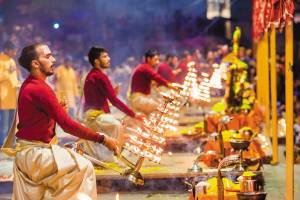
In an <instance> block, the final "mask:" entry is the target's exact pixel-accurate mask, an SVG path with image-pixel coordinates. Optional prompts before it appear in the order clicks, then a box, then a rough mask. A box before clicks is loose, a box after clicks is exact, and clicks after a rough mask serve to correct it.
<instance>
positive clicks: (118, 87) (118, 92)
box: [114, 85, 121, 95]
mask: <svg viewBox="0 0 300 200" xmlns="http://www.w3.org/2000/svg"><path fill="white" fill-rule="evenodd" d="M120 89H121V87H120V85H117V86H116V87H115V88H114V90H115V93H116V95H119V94H120Z"/></svg>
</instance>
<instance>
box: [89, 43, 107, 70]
mask: <svg viewBox="0 0 300 200" xmlns="http://www.w3.org/2000/svg"><path fill="white" fill-rule="evenodd" d="M104 52H106V53H108V51H107V50H106V49H105V48H102V47H96V46H93V47H92V48H90V50H89V54H88V57H89V62H90V63H91V65H92V66H94V64H95V59H97V58H99V56H100V55H101V54H102V53H104Z"/></svg>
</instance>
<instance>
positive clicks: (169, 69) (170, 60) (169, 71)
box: [157, 54, 178, 83]
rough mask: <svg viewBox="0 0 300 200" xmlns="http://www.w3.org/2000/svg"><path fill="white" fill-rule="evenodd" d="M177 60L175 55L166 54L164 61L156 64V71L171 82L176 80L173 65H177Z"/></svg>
mask: <svg viewBox="0 0 300 200" xmlns="http://www.w3.org/2000/svg"><path fill="white" fill-rule="evenodd" d="M177 62H178V58H177V56H176V55H174V54H168V55H167V56H166V60H165V62H163V63H161V64H160V65H159V66H158V69H157V73H158V74H160V75H161V76H162V77H163V78H164V79H166V80H167V81H169V82H171V83H173V82H176V77H175V75H176V71H175V67H176V66H177Z"/></svg>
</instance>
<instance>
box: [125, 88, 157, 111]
mask: <svg viewBox="0 0 300 200" xmlns="http://www.w3.org/2000/svg"><path fill="white" fill-rule="evenodd" d="M128 100H129V103H130V106H131V107H132V108H133V110H135V111H136V112H141V113H144V114H145V115H149V114H150V113H152V112H154V111H155V110H156V109H157V107H158V106H159V104H160V102H159V100H158V98H157V97H155V96H152V95H145V94H142V93H139V92H136V93H132V94H131V95H130V97H129V99H128Z"/></svg>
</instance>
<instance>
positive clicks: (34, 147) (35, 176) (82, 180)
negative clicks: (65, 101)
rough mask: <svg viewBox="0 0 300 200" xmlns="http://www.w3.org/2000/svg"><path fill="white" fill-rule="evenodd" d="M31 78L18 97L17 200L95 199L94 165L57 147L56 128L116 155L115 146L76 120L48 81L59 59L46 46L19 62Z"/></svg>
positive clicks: (25, 54) (37, 46) (35, 48)
mask: <svg viewBox="0 0 300 200" xmlns="http://www.w3.org/2000/svg"><path fill="white" fill-rule="evenodd" d="M19 63H20V65H21V66H23V67H24V68H26V69H27V70H28V71H29V72H30V75H29V77H28V78H27V79H26V80H25V81H24V83H23V85H22V87H21V89H20V94H19V101H18V115H19V124H18V126H17V127H18V132H17V133H16V136H17V148H16V150H17V154H16V159H15V163H14V186H13V199H42V198H47V199H80V195H85V196H89V197H90V198H91V199H95V198H96V197H97V193H96V179H95V174H94V171H93V167H92V165H91V163H90V162H89V161H88V160H86V159H85V158H83V157H82V156H81V155H79V154H77V153H75V152H73V151H71V150H67V149H65V148H62V147H59V146H58V145H56V144H55V143H54V141H55V140H54V139H55V124H56V123H58V124H59V125H60V126H61V127H62V129H63V130H64V131H65V132H68V133H70V134H72V135H75V136H77V137H79V138H84V139H86V140H90V141H94V142H97V143H102V144H104V145H105V146H106V147H107V148H108V149H110V150H112V151H114V152H115V153H117V151H118V148H117V143H116V141H115V140H114V139H111V138H110V137H108V136H104V135H102V134H99V133H96V132H95V131H93V130H91V129H89V128H86V127H84V126H82V125H80V124H79V123H77V122H75V121H73V120H72V119H71V118H70V117H69V116H68V115H67V113H66V111H65V109H64V108H63V107H62V106H61V105H60V103H59V102H58V100H57V98H56V96H55V94H54V92H53V91H52V89H51V88H50V87H49V86H48V85H47V83H46V82H45V80H46V78H47V77H48V76H51V75H52V74H53V69H54V64H55V58H54V57H53V56H52V53H51V51H50V49H49V47H48V46H47V45H44V44H34V45H30V46H27V47H25V48H24V49H23V50H22V53H21V56H20V58H19Z"/></svg>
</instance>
